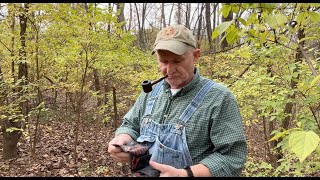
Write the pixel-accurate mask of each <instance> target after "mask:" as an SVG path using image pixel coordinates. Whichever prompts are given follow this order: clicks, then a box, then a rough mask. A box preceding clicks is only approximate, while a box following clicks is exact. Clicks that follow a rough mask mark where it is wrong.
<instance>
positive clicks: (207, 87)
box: [179, 80, 214, 123]
mask: <svg viewBox="0 0 320 180" xmlns="http://www.w3.org/2000/svg"><path fill="white" fill-rule="evenodd" d="M213 85H214V82H213V81H211V80H210V81H208V82H207V83H206V84H205V85H204V86H202V88H201V89H200V91H199V92H198V93H197V95H196V96H195V97H194V98H193V99H192V101H191V103H190V104H189V105H188V106H187V108H186V109H185V110H184V111H183V113H182V114H181V116H180V117H179V119H180V120H181V121H182V122H183V123H187V121H188V120H189V119H190V117H191V116H192V114H193V113H194V112H195V111H196V109H197V108H198V106H199V105H200V104H201V102H202V100H203V99H204V97H205V96H206V94H207V93H208V92H209V90H210V89H211V88H212V86H213Z"/></svg>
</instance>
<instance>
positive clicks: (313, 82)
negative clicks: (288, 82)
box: [310, 75, 320, 88]
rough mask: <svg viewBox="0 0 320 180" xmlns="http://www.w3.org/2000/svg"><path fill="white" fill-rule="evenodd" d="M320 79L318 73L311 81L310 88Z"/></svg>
mask: <svg viewBox="0 0 320 180" xmlns="http://www.w3.org/2000/svg"><path fill="white" fill-rule="evenodd" d="M319 80H320V75H318V76H317V77H315V78H314V79H313V80H312V81H311V83H310V88H312V87H313V86H314V85H315V84H316V83H317V82H318V81H319Z"/></svg>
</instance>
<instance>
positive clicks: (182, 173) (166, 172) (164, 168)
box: [149, 160, 188, 177]
mask: <svg viewBox="0 0 320 180" xmlns="http://www.w3.org/2000/svg"><path fill="white" fill-rule="evenodd" d="M149 164H150V166H152V167H153V168H154V169H157V170H158V171H160V177H187V176H188V174H187V171H186V170H184V169H177V168H175V167H172V166H169V165H165V164H160V163H157V162H155V161H152V160H150V161H149Z"/></svg>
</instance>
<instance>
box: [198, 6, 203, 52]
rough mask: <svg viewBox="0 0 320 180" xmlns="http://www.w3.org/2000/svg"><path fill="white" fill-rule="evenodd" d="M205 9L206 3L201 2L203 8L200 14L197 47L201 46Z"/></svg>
mask: <svg viewBox="0 0 320 180" xmlns="http://www.w3.org/2000/svg"><path fill="white" fill-rule="evenodd" d="M203 9H204V4H203V3H201V9H200V14H199V22H198V28H197V29H198V32H197V48H200V46H201V30H202V19H203V16H202V13H203Z"/></svg>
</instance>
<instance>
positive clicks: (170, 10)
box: [168, 3, 174, 26]
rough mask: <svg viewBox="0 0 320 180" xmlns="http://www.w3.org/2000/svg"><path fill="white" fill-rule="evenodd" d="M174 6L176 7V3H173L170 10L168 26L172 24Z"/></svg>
mask: <svg viewBox="0 0 320 180" xmlns="http://www.w3.org/2000/svg"><path fill="white" fill-rule="evenodd" d="M173 8H174V3H172V7H171V10H170V15H169V22H168V26H170V22H171V16H172V12H173Z"/></svg>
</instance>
